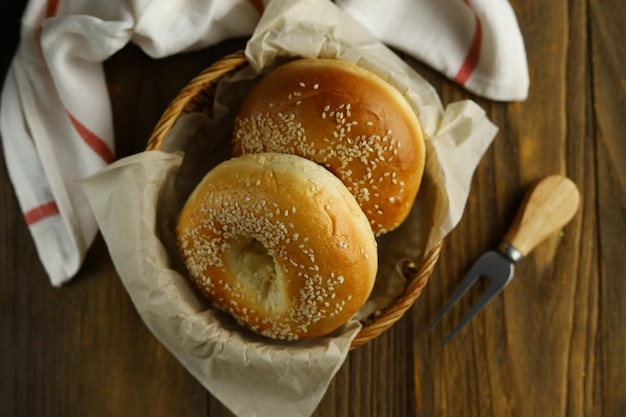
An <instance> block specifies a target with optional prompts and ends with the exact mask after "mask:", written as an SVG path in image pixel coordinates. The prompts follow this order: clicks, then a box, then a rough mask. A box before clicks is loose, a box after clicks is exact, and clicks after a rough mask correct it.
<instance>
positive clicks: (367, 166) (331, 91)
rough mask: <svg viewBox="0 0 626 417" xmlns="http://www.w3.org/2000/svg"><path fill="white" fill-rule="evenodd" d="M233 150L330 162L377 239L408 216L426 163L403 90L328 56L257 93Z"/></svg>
mask: <svg viewBox="0 0 626 417" xmlns="http://www.w3.org/2000/svg"><path fill="white" fill-rule="evenodd" d="M233 152H234V155H244V154H250V153H257V152H280V153H290V154H295V155H299V156H301V157H305V158H307V159H310V160H312V161H315V162H317V163H318V164H321V165H323V166H324V167H326V168H327V169H329V170H330V171H331V172H332V173H333V174H335V175H336V176H337V177H338V178H339V179H341V181H342V182H343V183H344V184H345V185H346V187H347V188H348V189H349V190H350V192H351V193H352V194H353V195H354V197H355V198H356V200H357V202H358V203H359V205H360V207H361V208H362V210H363V212H364V213H365V215H366V216H367V218H368V220H369V222H370V226H371V228H372V230H373V231H374V234H375V235H380V234H382V233H385V232H388V231H391V230H393V229H395V228H397V227H398V226H399V225H400V224H401V223H402V222H403V221H404V220H405V219H406V217H407V216H408V214H409V212H410V210H411V207H412V206H413V203H414V201H415V197H416V195H417V191H418V189H419V187H420V183H421V180H422V176H423V172H424V163H425V144H424V138H423V134H422V129H421V126H420V123H419V121H418V119H417V116H416V115H415V112H414V111H413V109H412V107H411V106H410V104H409V102H408V101H407V100H406V99H405V97H404V96H403V95H402V94H401V93H400V91H398V90H397V89H396V88H395V87H393V86H392V85H391V84H389V83H388V82H387V81H385V80H383V79H382V78H380V77H378V76H377V75H375V74H374V73H372V72H370V71H369V70H366V69H364V68H362V67H359V66H358V65H356V64H353V63H350V62H347V61H342V60H337V59H322V58H302V59H296V60H293V61H290V62H288V63H286V64H282V65H280V66H279V67H277V68H276V69H274V70H272V71H271V72H269V73H268V74H267V75H265V76H264V77H263V78H262V79H261V80H260V81H259V82H258V83H257V84H256V85H255V86H254V87H253V88H252V89H251V90H250V92H249V93H248V94H247V95H246V97H245V98H244V100H243V103H242V105H241V107H240V109H239V111H238V113H237V117H236V119H235V125H234V131H233Z"/></svg>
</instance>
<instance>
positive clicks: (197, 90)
mask: <svg viewBox="0 0 626 417" xmlns="http://www.w3.org/2000/svg"><path fill="white" fill-rule="evenodd" d="M247 64H248V61H247V59H246V57H245V53H244V51H237V52H235V53H233V54H230V55H227V56H225V57H223V58H222V59H220V60H218V61H217V62H215V63H214V64H212V65H210V66H209V67H207V68H206V69H204V70H203V71H202V72H200V74H198V75H197V76H196V77H194V78H193V79H192V80H190V81H189V82H188V83H187V84H186V85H185V86H184V87H183V88H182V89H181V90H180V92H179V93H178V94H177V95H176V96H175V97H174V99H173V100H172V101H171V102H170V104H169V105H168V106H167V108H166V109H165V110H164V112H163V113H162V115H161V118H160V119H159V121H158V122H157V124H156V125H155V128H154V129H153V131H152V134H151V135H150V138H149V140H148V143H147V146H146V150H148V151H149V150H159V149H161V147H162V146H163V144H164V142H165V139H166V137H167V134H168V133H169V131H170V130H171V129H172V127H173V126H174V124H175V123H176V120H178V118H179V117H180V116H181V115H183V114H184V113H186V112H188V111H190V107H193V106H194V105H197V104H199V103H198V102H201V101H203V100H207V99H208V98H212V97H211V96H210V95H203V93H206V91H207V90H208V89H210V88H213V87H215V86H216V85H217V84H218V83H219V81H220V80H221V79H222V78H223V77H224V76H226V75H228V74H231V73H233V72H235V71H236V70H238V69H241V68H243V67H244V66H246V65H247ZM194 100H195V102H194ZM200 104H201V103H200ZM442 246H443V240H442V241H440V242H438V243H437V244H436V245H434V247H433V248H432V249H430V251H428V253H426V254H425V255H424V257H423V259H421V260H420V261H417V260H406V261H404V262H403V264H402V267H401V272H402V276H403V278H404V279H405V287H404V290H403V292H402V293H401V294H400V295H399V296H398V297H397V298H396V299H395V300H394V301H393V302H392V303H391V304H390V305H389V306H387V307H386V308H384V309H382V310H379V311H377V312H376V313H374V315H373V316H370V317H368V318H367V319H365V320H362V321H361V323H362V324H363V327H362V328H361V330H360V331H359V333H358V334H357V335H356V337H355V338H354V339H353V340H352V343H351V345H350V349H351V350H353V349H356V348H357V347H359V346H361V345H363V344H365V343H367V342H369V341H370V340H373V339H375V338H377V337H378V336H379V335H380V334H382V333H383V332H385V331H386V330H388V329H389V328H390V327H391V326H392V325H393V324H394V323H395V322H397V321H398V320H400V319H401V318H402V317H403V316H404V314H405V313H406V312H407V310H408V309H409V308H410V307H411V306H412V305H413V304H414V303H415V301H416V300H417V298H418V297H419V296H420V295H421V293H422V290H423V289H424V287H425V286H426V284H427V283H428V281H429V279H430V276H431V275H432V273H433V271H434V268H435V265H436V264H437V261H438V260H439V254H440V252H441V248H442Z"/></svg>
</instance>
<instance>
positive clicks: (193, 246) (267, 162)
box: [176, 153, 378, 340]
mask: <svg viewBox="0 0 626 417" xmlns="http://www.w3.org/2000/svg"><path fill="white" fill-rule="evenodd" d="M176 235H177V239H178V246H179V249H180V251H181V254H182V256H183V259H184V260H185V263H186V265H187V269H188V270H189V273H190V275H191V279H192V281H193V282H195V283H196V284H197V286H198V288H199V289H200V290H201V291H202V292H203V293H204V295H206V296H207V297H208V298H209V300H211V301H212V302H213V304H214V305H215V306H216V307H218V308H220V309H222V310H225V311H228V312H229V313H230V314H231V315H232V316H234V317H235V319H236V320H237V321H239V323H240V324H242V325H244V326H246V327H248V328H250V329H252V330H254V331H255V332H257V333H260V334H262V335H265V336H268V337H272V338H279V339H287V340H291V339H301V338H311V337H316V336H320V335H324V334H327V333H329V332H331V331H333V330H335V329H337V328H338V327H340V326H341V325H342V324H344V323H345V322H346V321H347V320H348V319H350V317H352V316H353V315H354V314H355V313H356V312H357V311H358V310H359V309H360V308H361V306H362V305H363V304H364V303H365V301H366V299H367V297H369V294H370V292H371V290H372V287H373V285H374V280H375V277H376V272H377V268H378V258H377V248H376V241H375V239H374V234H373V233H372V230H371V228H370V226H369V224H368V222H367V218H366V217H365V215H364V214H363V212H362V211H361V209H360V208H359V206H358V204H357V203H356V201H355V199H354V197H353V196H352V195H351V194H350V192H349V191H348V190H347V188H346V187H345V186H344V185H343V184H342V183H341V181H339V180H338V179H337V178H336V177H335V176H334V175H333V174H331V173H330V172H328V171H327V170H326V169H324V168H323V167H321V166H320V165H318V164H315V163H314V162H311V161H309V160H307V159H305V158H301V157H298V156H295V155H285V154H272V153H264V154H255V155H247V156H242V157H236V158H233V159H231V160H229V161H226V162H223V163H221V164H219V165H218V166H217V167H215V168H214V169H212V170H211V171H210V172H209V173H208V174H207V175H206V176H205V177H204V179H203V180H202V181H201V183H200V184H199V185H198V186H197V187H196V189H195V191H194V192H193V193H192V195H191V196H190V197H189V199H188V201H187V203H186V204H185V206H184V208H183V210H182V211H181V213H180V215H179V219H178V224H177V229H176Z"/></svg>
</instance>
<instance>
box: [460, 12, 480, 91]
mask: <svg viewBox="0 0 626 417" xmlns="http://www.w3.org/2000/svg"><path fill="white" fill-rule="evenodd" d="M463 2H464V3H465V4H467V5H468V6H469V7H470V9H471V7H472V6H471V5H470V4H469V0H463ZM472 12H473V13H474V18H475V19H476V25H475V28H474V38H473V39H472V44H471V45H470V49H469V51H468V52H467V56H466V57H465V61H463V65H461V68H459V71H458V72H457V74H456V75H455V76H454V81H456V82H457V83H459V84H461V85H465V83H466V82H467V80H468V79H469V77H470V76H471V75H472V73H473V72H474V69H475V68H476V65H477V64H478V60H479V59H480V47H481V45H482V41H483V27H482V23H481V21H480V18H479V17H478V15H477V14H476V12H474V10H473V9H472Z"/></svg>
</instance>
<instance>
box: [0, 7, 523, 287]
mask: <svg viewBox="0 0 626 417" xmlns="http://www.w3.org/2000/svg"><path fill="white" fill-rule="evenodd" d="M269 1H271V0H185V1H171V0H108V1H98V0H30V1H29V3H28V4H27V7H26V10H25V12H24V15H23V18H22V29H21V39H20V44H19V45H18V48H17V51H16V53H15V55H14V57H13V60H12V63H11V66H10V68H9V71H8V73H7V76H6V79H5V81H4V85H3V90H2V96H1V102H0V134H1V136H2V145H3V148H4V156H5V159H6V164H7V168H8V171H9V175H10V178H11V181H12V183H13V186H14V189H15V192H16V194H17V198H18V201H19V204H20V207H21V209H22V211H23V214H24V219H25V221H26V223H27V224H28V226H29V229H30V232H31V234H32V237H33V240H34V242H35V245H36V247H37V251H38V254H39V257H40V259H41V261H42V264H43V266H44V268H45V270H46V272H47V273H48V275H49V278H50V281H51V283H52V285H54V286H60V285H62V284H63V283H65V282H67V281H69V280H70V279H72V278H73V277H74V276H75V275H76V273H77V272H78V270H79V269H80V267H81V265H82V262H83V259H84V255H85V253H86V251H87V249H88V248H89V246H90V245H91V243H92V242H93V240H94V238H95V236H96V234H97V232H98V229H97V225H96V223H95V221H94V219H93V214H92V213H91V212H90V210H89V206H88V204H87V202H86V199H85V196H84V194H83V192H82V190H81V189H80V187H79V185H78V180H80V179H82V178H84V177H86V176H88V175H90V174H92V173H94V172H97V171H99V170H101V169H102V168H104V167H105V166H107V165H108V164H110V163H111V162H112V161H114V160H115V149H114V140H113V122H112V112H111V106H110V100H109V96H108V92H107V87H106V82H105V77H104V72H103V66H102V63H103V62H104V61H105V60H106V59H108V58H109V57H111V56H112V55H113V54H114V53H115V52H117V51H119V50H120V49H122V48H123V47H124V46H125V45H127V44H128V43H134V44H136V45H138V46H139V47H140V48H141V49H142V50H143V51H144V52H145V53H146V54H148V55H149V56H151V57H153V58H160V57H165V56H169V55H173V54H177V53H181V52H186V51H191V50H198V49H201V48H204V47H207V46H210V45H213V44H216V43H218V42H220V41H222V40H224V39H228V38H234V37H243V36H248V35H250V34H251V33H252V31H253V30H254V28H255V25H256V23H257V22H258V19H259V17H260V14H261V13H262V12H263V9H264V7H265V5H266V4H267V3H268V2H269ZM294 1H295V0H294ZM319 1H330V0H319ZM483 3H485V4H483ZM336 4H337V5H338V6H339V7H341V8H342V9H343V10H344V11H345V12H346V14H347V16H346V18H347V19H348V18H351V17H352V18H353V19H354V20H356V21H357V22H359V23H360V24H361V25H363V26H364V27H365V28H367V29H368V30H369V31H370V32H371V33H372V34H374V35H375V36H377V37H379V39H380V40H382V41H383V42H385V43H388V44H389V45H390V46H393V47H396V48H398V49H401V50H403V51H405V52H407V53H409V54H411V55H412V56H414V57H416V58H417V59H420V60H422V61H423V62H424V63H426V64H427V65H430V66H432V67H433V68H434V69H436V70H438V71H441V72H442V73H443V74H445V75H446V76H448V77H450V78H451V79H452V80H454V81H455V82H457V83H459V84H461V85H464V86H465V87H466V88H467V89H468V90H470V91H472V92H474V93H476V94H479V95H483V96H485V97H487V98H490V99H494V100H523V99H524V98H525V97H526V94H527V89H528V74H527V66H526V54H525V50H524V45H523V41H522V37H521V34H520V31H519V28H518V24H517V21H516V18H515V14H514V13H513V11H512V9H511V7H510V5H509V4H508V1H507V0H491V1H489V3H488V5H487V4H486V2H483V1H478V0H445V1H444V0H437V1H432V0H388V1H379V0H336ZM383 7H384V8H383ZM381 8H383V9H381ZM350 16H351V17H350Z"/></svg>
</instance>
